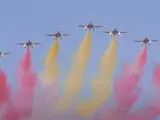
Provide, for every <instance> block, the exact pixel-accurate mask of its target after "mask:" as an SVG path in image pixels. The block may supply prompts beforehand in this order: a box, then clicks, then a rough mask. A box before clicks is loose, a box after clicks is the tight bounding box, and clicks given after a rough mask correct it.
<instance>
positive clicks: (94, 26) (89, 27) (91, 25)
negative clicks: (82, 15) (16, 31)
mask: <svg viewBox="0 0 160 120" xmlns="http://www.w3.org/2000/svg"><path fill="white" fill-rule="evenodd" d="M78 27H83V28H84V29H85V30H86V31H87V30H91V29H92V30H93V31H94V29H95V28H99V27H102V26H101V25H94V24H92V22H89V24H87V25H78Z"/></svg>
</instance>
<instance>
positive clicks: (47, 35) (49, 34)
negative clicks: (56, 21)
mask: <svg viewBox="0 0 160 120" xmlns="http://www.w3.org/2000/svg"><path fill="white" fill-rule="evenodd" d="M46 35H47V36H54V34H46Z"/></svg>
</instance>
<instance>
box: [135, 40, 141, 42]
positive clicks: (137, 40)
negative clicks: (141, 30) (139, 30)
mask: <svg viewBox="0 0 160 120" xmlns="http://www.w3.org/2000/svg"><path fill="white" fill-rule="evenodd" d="M134 42H142V41H141V40H135V41H134Z"/></svg>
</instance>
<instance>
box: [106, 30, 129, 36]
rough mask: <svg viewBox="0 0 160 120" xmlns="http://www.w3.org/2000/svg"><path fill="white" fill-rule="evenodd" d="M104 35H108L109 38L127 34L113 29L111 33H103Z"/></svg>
mask: <svg viewBox="0 0 160 120" xmlns="http://www.w3.org/2000/svg"><path fill="white" fill-rule="evenodd" d="M104 33H108V34H109V35H111V36H116V35H118V36H120V35H121V34H122V33H127V32H121V31H118V30H117V29H115V28H114V29H113V30H112V31H104Z"/></svg>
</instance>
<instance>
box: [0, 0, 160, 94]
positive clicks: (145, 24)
mask: <svg viewBox="0 0 160 120" xmlns="http://www.w3.org/2000/svg"><path fill="white" fill-rule="evenodd" d="M159 4H160V1H159V0H154V1H151V0H99V1H96V0H95V1H93V0H79V1H78V0H27V1H22V0H3V1H2V0H1V2H0V40H1V44H0V50H1V51H2V52H11V54H10V55H8V56H5V57H4V58H3V60H2V61H0V64H1V67H2V69H3V70H4V71H5V72H6V74H7V75H8V77H9V82H10V83H11V84H14V79H13V77H14V71H15V68H16V65H17V63H18V60H19V59H20V57H21V56H22V55H23V53H24V48H23V47H21V46H16V43H17V42H25V41H27V40H28V39H30V40H32V41H34V42H41V43H42V45H39V46H36V47H35V48H34V49H32V63H33V67H34V70H35V71H37V72H40V71H41V70H42V65H43V59H44V56H45V53H46V52H47V50H48V48H49V46H50V45H51V43H52V39H51V38H50V37H47V36H46V35H45V34H47V33H53V32H56V31H57V30H59V31H61V32H62V33H69V34H71V36H69V37H65V38H64V39H62V40H60V41H59V44H60V45H59V46H60V51H59V56H58V59H59V63H60V65H61V66H62V67H63V68H62V69H63V70H64V71H65V70H66V69H67V68H68V67H69V64H68V63H69V60H70V59H71V57H72V55H73V53H74V51H75V50H76V49H77V48H78V46H79V44H80V42H81V40H82V39H83V37H84V34H85V31H84V29H82V28H79V27H77V25H79V24H87V23H88V22H89V21H92V22H93V23H94V24H95V25H103V28H98V29H96V30H95V31H94V32H93V33H92V48H91V49H92V50H91V51H92V52H91V59H90V61H89V64H88V66H87V71H86V74H90V75H92V74H93V73H95V72H96V71H95V70H96V65H95V66H92V64H97V63H98V60H99V57H100V56H101V55H102V54H103V52H104V50H105V49H106V48H107V46H108V43H109V41H110V38H111V37H109V36H108V35H107V34H104V33H102V31H104V30H112V29H113V28H117V29H118V30H120V31H126V32H129V33H128V34H125V35H123V36H120V37H118V38H117V67H116V71H117V72H116V74H117V73H118V71H119V70H120V66H121V63H122V62H125V61H129V62H130V61H133V59H134V58H135V56H136V54H137V53H138V52H139V50H140V48H141V45H140V44H138V43H133V41H134V40H140V39H143V38H144V37H148V38H150V39H159V40H160V34H159V33H160V31H159V26H160V17H159V11H160V7H159ZM159 51H160V43H153V44H152V46H151V47H150V46H149V47H148V59H147V65H146V70H145V76H144V77H143V79H142V81H143V86H144V88H145V89H144V90H145V91H147V87H148V83H149V80H150V78H151V74H152V70H153V68H154V65H155V63H158V62H159V61H160V55H159ZM93 67H94V68H93ZM64 73H65V72H64ZM87 76H88V77H90V76H89V75H87ZM145 93H147V92H145Z"/></svg>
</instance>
